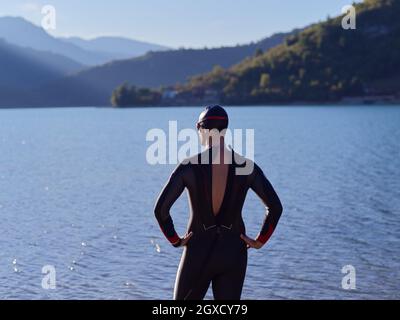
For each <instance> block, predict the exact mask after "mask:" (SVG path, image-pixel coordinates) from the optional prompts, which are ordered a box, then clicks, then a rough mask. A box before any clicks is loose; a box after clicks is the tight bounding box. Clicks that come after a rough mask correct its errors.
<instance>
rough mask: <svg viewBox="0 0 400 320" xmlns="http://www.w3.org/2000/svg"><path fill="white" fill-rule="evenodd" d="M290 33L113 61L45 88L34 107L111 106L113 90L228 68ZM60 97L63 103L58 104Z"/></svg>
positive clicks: (165, 82)
mask: <svg viewBox="0 0 400 320" xmlns="http://www.w3.org/2000/svg"><path fill="white" fill-rule="evenodd" d="M295 32H297V30H295V31H293V32H292V33H279V34H275V35H273V36H271V37H268V38H266V39H263V40H262V41H259V42H256V43H251V44H248V45H241V46H236V47H223V48H214V49H179V50H170V51H159V52H149V53H147V54H146V55H144V56H142V57H138V58H134V59H128V60H121V61H114V62H111V63H107V64H105V65H102V66H98V67H93V68H89V69H87V70H83V71H81V72H79V73H77V74H74V75H71V76H68V77H65V78H63V79H60V80H58V81H55V82H52V83H50V84H48V86H46V88H47V90H46V95H42V96H41V99H39V100H37V102H36V103H37V104H42V103H45V104H50V105H55V106H64V105H72V106H82V105H110V97H111V94H112V92H113V90H114V88H115V87H117V86H119V85H120V84H122V83H124V82H127V83H130V84H133V85H136V86H145V87H153V88H157V87H161V86H170V85H174V84H176V83H177V82H185V81H187V80H188V79H189V78H190V77H191V76H194V75H196V74H200V73H204V72H207V71H209V70H212V68H213V67H214V66H216V65H220V66H222V67H230V66H232V65H234V64H236V63H238V62H239V61H241V60H243V59H244V58H245V57H247V56H251V55H253V54H254V53H255V52H256V50H257V49H260V50H264V51H265V50H269V49H270V48H272V47H274V46H276V45H277V44H279V43H281V42H282V41H283V40H284V39H285V37H286V36H288V35H291V34H294V33H295ZM61 95H63V96H64V97H65V100H63V101H60V99H59V97H60V96H61Z"/></svg>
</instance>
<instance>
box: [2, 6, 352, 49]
mask: <svg viewBox="0 0 400 320" xmlns="http://www.w3.org/2000/svg"><path fill="white" fill-rule="evenodd" d="M352 2H353V1H350V0H301V1H300V0H113V1H109V0H98V1H93V0H45V1H43V0H0V16H20V17H24V18H25V19H27V20H29V21H31V22H33V23H35V24H37V25H40V24H41V20H42V18H43V15H42V14H41V8H42V7H43V6H44V5H52V6H54V7H55V9H56V19H57V20H56V22H57V25H56V30H54V31H51V32H50V33H51V34H52V35H54V36H79V37H82V38H87V39H88V38H94V37H98V36H103V35H107V36H123V37H127V38H132V39H136V40H142V41H146V42H151V43H156V44H161V45H165V46H169V47H172V48H181V47H185V48H189V47H190V48H203V47H209V48H210V47H219V46H223V45H236V44H244V43H249V42H251V41H258V40H261V39H263V38H265V37H267V36H270V35H272V34H273V33H276V32H281V31H290V30H292V29H294V28H297V27H304V26H307V25H308V24H310V23H314V22H318V21H322V20H324V19H326V17H327V16H328V15H329V16H336V15H339V14H341V10H342V7H343V6H345V5H348V4H351V3H352ZM356 2H360V1H356Z"/></svg>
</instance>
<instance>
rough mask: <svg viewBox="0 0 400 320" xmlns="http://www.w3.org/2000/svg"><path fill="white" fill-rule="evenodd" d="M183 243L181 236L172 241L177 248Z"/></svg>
mask: <svg viewBox="0 0 400 320" xmlns="http://www.w3.org/2000/svg"><path fill="white" fill-rule="evenodd" d="M181 244H182V239H181V238H179V239H178V240H177V241H176V242H174V243H172V246H174V247H175V248H178V247H180V246H181Z"/></svg>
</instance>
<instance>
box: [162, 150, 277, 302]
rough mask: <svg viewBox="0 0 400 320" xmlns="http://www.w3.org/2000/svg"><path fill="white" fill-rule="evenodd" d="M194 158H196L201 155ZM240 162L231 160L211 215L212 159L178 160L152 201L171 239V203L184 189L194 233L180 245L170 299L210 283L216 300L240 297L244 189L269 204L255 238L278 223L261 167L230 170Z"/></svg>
mask: <svg viewBox="0 0 400 320" xmlns="http://www.w3.org/2000/svg"><path fill="white" fill-rule="evenodd" d="M209 150H211V149H209ZM205 152H208V151H205ZM210 153H211V152H210ZM197 157H198V159H199V163H200V158H201V154H199V155H198V156H197ZM240 166H241V165H240V164H237V163H236V162H235V161H233V163H232V164H230V165H229V169H228V177H227V182H226V189H225V195H224V198H223V201H222V204H221V208H220V210H219V212H218V214H216V215H215V214H214V212H213V208H212V193H211V192H212V164H192V163H188V164H180V165H178V167H177V168H176V169H175V171H174V172H173V173H172V175H171V177H170V179H169V181H168V182H167V184H166V186H165V187H164V189H163V191H162V192H161V194H160V196H159V198H158V200H157V204H156V207H155V215H156V218H157V220H158V223H159V224H160V227H161V229H162V231H163V233H164V234H165V236H166V237H167V239H168V240H169V241H170V242H171V243H172V244H176V243H179V240H180V238H179V237H178V235H177V233H176V231H175V228H174V224H173V221H172V218H171V216H170V208H171V207H172V205H173V204H174V202H175V201H176V199H177V198H178V197H179V196H180V195H181V194H182V192H183V190H184V189H185V188H186V189H187V191H188V193H189V200H190V211H191V215H190V221H189V225H188V232H191V231H192V232H193V236H192V238H191V239H190V240H189V242H188V243H187V245H186V246H185V248H184V252H183V255H182V259H181V262H180V265H179V269H178V273H177V278H176V283H175V292H174V299H177V300H186V299H190V300H200V299H203V298H204V296H205V294H206V293H207V290H208V287H209V285H210V282H212V289H213V294H214V298H215V299H217V300H220V299H228V300H239V299H240V296H241V292H242V287H243V282H244V278H245V273H246V267H247V245H246V243H245V242H244V241H243V240H242V239H241V238H240V235H241V234H245V232H246V231H245V226H244V222H243V219H242V207H243V204H244V201H245V198H246V194H247V191H248V190H249V189H252V190H253V191H254V192H255V193H256V194H257V195H258V196H259V197H260V198H261V199H262V201H263V203H264V204H265V206H266V207H267V209H268V214H267V215H266V218H265V220H264V223H263V226H262V228H261V232H260V234H259V235H258V237H257V240H259V241H261V242H263V243H265V242H267V240H268V239H269V238H270V237H271V235H272V233H273V231H274V229H275V227H276V225H277V223H278V220H279V218H280V216H281V213H282V205H281V202H280V200H279V198H278V196H277V194H276V193H275V191H274V189H273V187H272V185H271V184H270V183H269V181H268V180H267V178H266V177H265V175H264V174H263V172H262V170H261V169H260V168H259V167H258V166H257V165H256V164H254V169H253V171H252V173H251V174H248V175H237V174H236V173H235V169H236V168H237V167H240ZM242 166H243V165H242Z"/></svg>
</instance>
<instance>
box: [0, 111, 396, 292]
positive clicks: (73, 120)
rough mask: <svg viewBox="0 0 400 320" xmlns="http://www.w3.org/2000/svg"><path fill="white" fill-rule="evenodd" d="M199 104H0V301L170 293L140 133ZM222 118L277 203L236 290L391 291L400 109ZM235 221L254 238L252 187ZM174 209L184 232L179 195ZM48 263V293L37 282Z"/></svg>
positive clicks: (183, 120) (169, 257)
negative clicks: (238, 131) (348, 285)
mask: <svg viewBox="0 0 400 320" xmlns="http://www.w3.org/2000/svg"><path fill="white" fill-rule="evenodd" d="M201 110H202V108H164V109H163V108H151V109H150V108H149V109H145V108H143V109H129V110H115V109H111V108H110V109H108V108H76V109H74V108H66V109H24V110H22V109H21V110H20V109H18V110H13V109H7V110H0V216H1V219H2V221H1V232H0V246H1V250H0V298H1V299H171V298H172V290H173V285H174V281H175V274H176V270H177V266H178V263H179V259H180V254H181V250H180V249H175V248H173V247H172V246H170V245H169V243H167V241H166V240H165V239H164V236H163V235H162V233H161V231H160V229H159V227H158V225H157V223H156V220H155V218H154V215H153V206H154V202H155V200H156V198H157V196H158V193H159V192H160V190H161V188H162V186H163V184H164V183H165V181H166V180H167V178H168V177H169V175H170V172H171V170H172V169H173V168H174V165H155V166H152V165H150V164H148V163H147V162H146V156H145V155H146V149H147V148H148V146H149V145H150V144H151V143H149V142H147V141H146V139H145V137H146V133H147V132H148V130H150V129H152V128H162V129H165V130H167V128H168V121H170V120H177V121H178V127H179V128H193V127H194V124H195V121H196V120H197V118H198V114H199V112H200V111H201ZM228 112H229V113H230V117H231V128H243V129H246V128H254V130H255V161H256V162H257V163H258V164H259V166H260V167H261V168H262V169H263V170H264V172H265V174H266V175H267V177H268V178H269V180H270V181H271V183H272V184H273V185H274V187H275V189H276V191H277V193H278V194H279V196H280V198H281V200H282V203H283V207H284V212H283V215H282V218H281V221H280V223H279V225H278V228H277V229H276V232H275V233H274V235H273V237H272V239H271V240H270V241H269V242H268V244H267V245H266V246H265V247H264V248H262V250H258V251H255V250H250V251H249V265H248V270H247V277H246V280H245V285H244V289H243V295H242V298H243V299H399V298H400V107H395V106H343V107H329V106H325V107H301V106H298V107H297V106H296V107H236V108H228ZM243 216H244V220H245V223H246V226H247V230H248V234H249V235H250V236H256V235H257V233H258V231H259V228H260V226H261V223H262V220H263V218H264V209H263V206H262V204H261V202H260V201H259V199H258V198H257V197H256V196H255V195H254V194H253V193H252V192H250V193H249V196H248V198H247V200H246V203H245V207H244V210H243ZM172 217H173V219H174V222H175V225H176V227H177V230H178V232H179V233H180V234H183V233H184V232H185V227H186V223H187V217H188V204H187V196H186V194H184V196H183V197H181V198H180V199H179V200H178V202H177V203H176V204H175V205H174V207H173V209H172ZM46 265H50V266H54V268H55V270H56V289H54V290H46V289H44V288H43V287H42V279H43V277H44V276H45V275H44V274H42V268H43V266H46ZM347 265H351V266H353V267H354V270H355V281H356V282H355V284H356V288H355V289H351V290H346V289H344V288H343V287H342V279H343V277H345V276H346V274H344V273H342V268H343V267H344V266H347ZM207 297H208V298H211V297H212V295H211V291H209V293H208V295H207Z"/></svg>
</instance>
